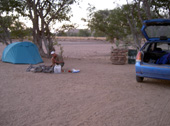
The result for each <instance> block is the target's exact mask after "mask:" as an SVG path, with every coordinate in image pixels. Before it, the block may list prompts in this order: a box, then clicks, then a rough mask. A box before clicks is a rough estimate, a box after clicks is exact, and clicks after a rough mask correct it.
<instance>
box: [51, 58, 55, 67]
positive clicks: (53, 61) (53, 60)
mask: <svg viewBox="0 0 170 126" xmlns="http://www.w3.org/2000/svg"><path fill="white" fill-rule="evenodd" d="M51 62H52V65H51V67H52V66H55V59H54V58H51Z"/></svg>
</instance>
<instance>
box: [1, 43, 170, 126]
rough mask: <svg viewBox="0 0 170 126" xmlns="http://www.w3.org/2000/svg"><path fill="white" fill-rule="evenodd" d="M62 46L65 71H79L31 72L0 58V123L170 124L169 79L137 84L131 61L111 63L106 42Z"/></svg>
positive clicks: (50, 125) (39, 125)
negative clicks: (72, 71)
mask: <svg viewBox="0 0 170 126" xmlns="http://www.w3.org/2000/svg"><path fill="white" fill-rule="evenodd" d="M62 45H63V47H64V56H65V66H64V69H71V68H77V69H80V70H81V72H80V73H68V72H66V73H62V74H45V73H32V72H26V71H25V70H26V68H27V67H28V65H14V64H9V63H3V62H2V61H0V126H169V125H170V120H169V118H170V109H169V108H170V97H169V96H170V81H165V80H154V79H145V80H144V83H137V82H136V80H135V67H134V65H129V64H126V65H112V64H111V62H110V60H109V53H110V47H111V45H110V44H106V43H104V42H97V43H88V42H86V43H74V42H73V43H67V42H63V44H62ZM3 48H4V46H3V45H0V55H2V51H3ZM44 64H46V65H50V60H49V59H44Z"/></svg>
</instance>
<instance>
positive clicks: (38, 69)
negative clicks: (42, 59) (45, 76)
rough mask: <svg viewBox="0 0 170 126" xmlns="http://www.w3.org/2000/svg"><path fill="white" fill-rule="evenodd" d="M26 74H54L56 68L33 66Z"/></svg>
mask: <svg viewBox="0 0 170 126" xmlns="http://www.w3.org/2000/svg"><path fill="white" fill-rule="evenodd" d="M26 72H34V73H37V72H43V73H53V72H54V67H51V66H45V65H39V66H33V65H30V66H29V67H28V68H27V70H26Z"/></svg>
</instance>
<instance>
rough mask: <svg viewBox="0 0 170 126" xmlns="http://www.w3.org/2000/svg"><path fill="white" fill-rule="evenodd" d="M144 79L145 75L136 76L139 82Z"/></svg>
mask: <svg viewBox="0 0 170 126" xmlns="http://www.w3.org/2000/svg"><path fill="white" fill-rule="evenodd" d="M143 79H144V77H139V76H136V81H137V82H142V81H143Z"/></svg>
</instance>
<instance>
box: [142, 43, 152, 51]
mask: <svg viewBox="0 0 170 126" xmlns="http://www.w3.org/2000/svg"><path fill="white" fill-rule="evenodd" d="M149 45H150V44H146V45H145V46H144V47H143V48H142V51H144V52H147V51H148V48H149Z"/></svg>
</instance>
